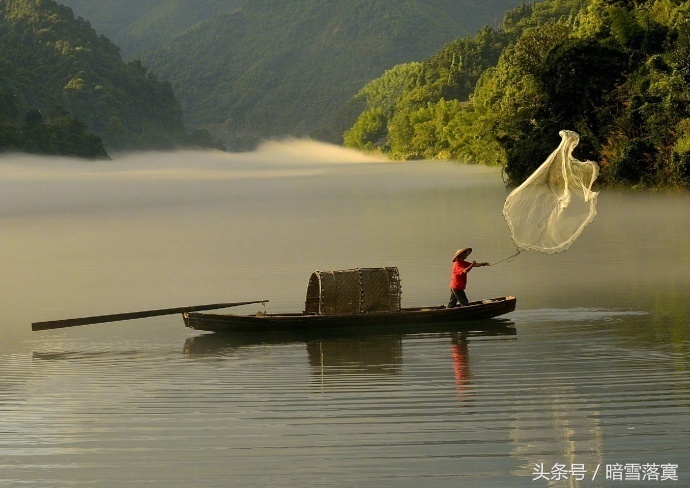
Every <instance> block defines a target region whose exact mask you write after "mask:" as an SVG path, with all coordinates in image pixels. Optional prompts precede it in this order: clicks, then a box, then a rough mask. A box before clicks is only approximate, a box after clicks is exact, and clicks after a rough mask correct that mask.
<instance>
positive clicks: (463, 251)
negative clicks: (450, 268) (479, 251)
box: [453, 247, 472, 261]
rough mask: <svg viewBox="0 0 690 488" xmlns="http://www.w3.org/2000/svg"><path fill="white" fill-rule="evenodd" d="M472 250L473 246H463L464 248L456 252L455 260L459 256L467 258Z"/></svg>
mask: <svg viewBox="0 0 690 488" xmlns="http://www.w3.org/2000/svg"><path fill="white" fill-rule="evenodd" d="M471 252H472V248H471V247H463V248H462V249H458V250H457V252H456V253H455V256H453V261H455V260H456V259H458V258H462V259H464V258H466V257H467V256H469V255H470V253H471Z"/></svg>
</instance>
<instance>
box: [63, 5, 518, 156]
mask: <svg viewBox="0 0 690 488" xmlns="http://www.w3.org/2000/svg"><path fill="white" fill-rule="evenodd" d="M71 1H72V2H74V1H75V0H71ZM123 3H124V0H123ZM176 3H179V2H176ZM521 3H523V2H522V0H396V1H395V2H393V1H387V0H386V1H384V0H329V1H323V0H289V1H286V0H251V1H247V2H245V3H244V4H243V5H242V6H241V7H240V8H238V9H237V10H234V11H232V12H229V13H219V14H216V15H215V16H214V17H213V18H211V19H210V20H208V21H206V22H203V23H201V24H197V25H195V26H194V27H192V28H191V29H189V30H188V31H186V32H185V33H183V34H182V35H180V36H178V37H177V38H175V39H174V40H172V41H171V42H169V43H168V44H166V45H165V47H163V48H162V49H160V50H158V51H156V52H153V53H151V54H147V55H146V56H145V57H144V58H143V60H144V63H145V64H146V65H147V66H149V67H150V69H151V71H153V72H155V73H156V74H157V75H158V76H160V77H161V78H164V79H167V80H170V81H171V83H172V85H173V87H174V90H175V93H176V94H177V96H178V97H179V98H180V101H181V104H182V107H183V111H184V114H185V120H186V122H187V124H188V126H190V127H192V128H206V129H208V130H209V131H210V132H211V133H212V134H213V135H214V136H215V137H217V138H218V139H219V140H222V141H223V142H225V143H227V144H228V146H229V147H232V148H235V149H243V148H250V147H252V146H253V145H254V144H255V143H256V142H258V141H259V140H261V139H263V138H270V137H280V136H289V135H291V136H304V135H309V134H313V133H314V132H315V131H319V130H321V129H323V128H324V127H328V126H330V125H332V123H333V119H334V117H335V113H336V111H337V109H338V108H339V107H341V106H342V105H343V104H345V102H347V100H348V99H350V98H351V97H353V96H354V95H355V94H356V93H357V92H358V91H359V89H360V88H361V87H362V86H364V84H366V83H367V82H368V81H369V80H371V79H373V78H375V77H377V76H380V75H381V74H382V73H383V72H384V71H385V70H386V69H389V68H391V67H393V66H395V65H396V64H399V63H402V62H410V61H415V60H421V59H423V58H424V57H426V56H429V55H431V54H432V53H434V52H436V51H437V50H438V49H439V48H440V47H441V46H443V45H444V44H445V43H446V42H448V41H451V40H453V39H456V38H459V37H463V36H466V35H468V34H471V33H473V32H475V31H476V30H477V29H478V28H479V27H481V26H482V25H485V24H491V23H494V22H495V21H497V20H498V19H501V18H503V15H504V13H505V12H506V11H508V10H510V9H511V8H513V7H515V6H516V5H518V4H521ZM355 116H356V115H355Z"/></svg>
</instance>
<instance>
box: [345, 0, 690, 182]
mask: <svg viewBox="0 0 690 488" xmlns="http://www.w3.org/2000/svg"><path fill="white" fill-rule="evenodd" d="M482 39H484V41H481V40H482ZM468 46H477V47H479V46H484V47H485V48H487V49H486V50H485V51H483V52H488V53H492V54H493V57H491V56H489V55H487V56H485V58H482V57H479V59H486V60H487V62H486V63H483V64H480V65H479V67H478V68H477V70H476V72H477V76H476V77H474V78H468V77H466V73H464V69H465V64H464V62H465V59H467V58H466V53H467V51H468ZM489 46H493V47H494V49H493V50H489V49H488V47H489ZM472 52H474V53H475V56H476V53H477V52H478V49H475V50H474V51H472ZM458 59H462V60H463V63H462V64H458V63H457V60H458ZM439 60H440V62H439ZM689 60H690V2H681V1H676V0H647V1H635V2H629V1H622V0H582V1H580V0H577V1H574V0H545V1H543V2H538V3H529V4H524V5H522V6H520V7H518V8H517V9H515V10H513V11H512V12H509V13H508V14H507V15H506V17H505V19H504V22H503V25H502V26H501V28H500V29H497V30H493V29H490V28H488V27H487V28H485V29H483V30H481V31H479V32H478V33H477V34H476V35H475V36H474V37H471V38H467V39H463V40H462V41H455V42H454V43H451V44H448V45H447V46H446V47H444V49H442V50H441V51H440V52H439V53H438V54H437V55H435V56H433V57H431V58H429V59H427V60H425V61H424V62H422V63H421V66H422V68H421V69H420V70H419V72H418V73H417V74H416V78H415V81H414V82H411V83H409V84H408V85H407V86H406V87H405V89H404V90H403V91H402V93H400V94H399V95H398V96H397V99H396V101H395V102H394V103H393V104H392V105H393V107H394V108H393V109H391V110H389V111H388V112H387V114H386V117H387V119H386V128H385V131H379V133H377V134H376V136H377V137H378V141H379V147H381V148H383V150H384V151H388V152H389V153H390V154H391V155H392V156H393V157H398V158H405V157H416V158H419V157H421V158H433V157H437V158H438V157H441V158H454V159H462V160H467V161H471V162H481V163H486V164H499V165H502V166H503V167H504V169H505V173H506V174H507V176H508V178H509V180H510V181H511V182H512V183H515V184H517V183H520V182H521V181H523V180H524V179H525V178H526V177H527V176H528V175H529V174H531V173H532V171H534V169H536V167H537V166H538V165H539V164H541V163H542V162H543V161H544V160H545V159H546V157H547V156H548V154H549V153H550V152H551V151H552V150H553V149H554V148H555V147H556V146H557V144H558V142H559V138H558V132H559V130H561V129H571V130H575V131H577V132H578V133H579V134H580V135H581V143H580V146H579V147H578V149H577V153H576V156H577V157H579V158H580V159H591V160H594V161H597V162H598V163H599V164H600V165H601V168H602V172H601V176H602V180H603V181H604V182H606V183H609V184H625V185H637V184H644V185H659V184H669V183H670V184H677V185H690V179H689V177H690V112H689V111H690V103H689V102H690V61H689ZM372 83H373V82H372ZM468 87H469V90H468V91H463V90H466V89H467V88H468ZM450 102H454V103H450ZM458 104H459V105H458ZM362 115H364V114H362ZM434 124H437V125H436V126H434ZM357 127H358V126H357V125H355V126H354V127H353V128H352V129H350V139H349V140H346V144H348V145H352V144H351V141H352V140H356V139H357V137H355V134H352V132H353V131H356V130H357ZM381 132H385V133H384V134H383V135H381ZM353 138H354V139H353ZM354 147H358V146H356V145H354ZM360 147H361V145H360Z"/></svg>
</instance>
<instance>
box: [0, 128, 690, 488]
mask: <svg viewBox="0 0 690 488" xmlns="http://www.w3.org/2000/svg"><path fill="white" fill-rule="evenodd" d="M507 194H508V190H507V189H506V188H505V187H504V185H503V181H502V180H501V175H500V170H499V169H497V168H487V167H482V166H467V165H460V164H455V163H450V162H406V163H396V162H389V161H385V160H381V159H378V158H375V157H370V156H366V155H362V154H360V153H356V152H352V151H348V150H345V149H343V148H339V147H334V146H329V145H325V144H320V143H315V142H312V141H282V142H272V143H267V144H265V145H263V146H261V147H260V148H259V149H258V150H257V151H254V152H249V153H234V154H233V153H222V152H212V151H211V152H199V151H183V152H171V153H138V154H123V155H116V156H115V157H114V159H113V160H112V161H98V162H87V161H80V160H71V159H62V158H41V157H35V156H24V155H3V156H1V157H0V231H1V232H2V249H1V251H2V252H1V253H0V271H2V277H1V278H0V303H1V304H2V311H3V314H2V316H1V317H0V339H1V340H0V371H2V372H3V374H2V375H1V377H0V433H2V435H0V485H2V486H8V487H14V486H17V487H18V486H45V487H58V486H59V487H63V486H99V487H103V486H105V487H109V486H112V487H118V488H122V487H138V486H142V485H147V486H161V487H163V486H165V487H166V488H168V487H178V486H179V487H183V486H184V487H187V486H210V487H215V486H217V487H221V486H223V487H224V486H286V487H300V488H303V487H307V486H319V487H322V486H372V487H384V486H386V487H387V486H391V487H392V486H395V487H396V488H400V487H408V486H409V487H418V486H443V487H446V486H477V487H483V486H485V487H494V486H524V487H535V486H547V483H545V482H543V481H533V480H532V475H533V469H534V463H544V464H545V467H546V469H550V468H551V466H553V465H554V464H555V463H564V464H567V465H571V464H574V463H575V464H580V463H582V464H585V465H586V467H587V469H588V470H589V472H588V475H589V478H588V479H591V476H592V474H593V472H594V468H595V467H596V466H597V465H598V464H601V465H602V468H601V469H603V470H605V465H606V464H609V463H610V464H613V463H622V464H625V463H640V464H642V463H675V464H678V465H679V468H678V474H679V476H680V480H681V483H684V482H686V481H687V479H688V477H689V476H690V474H689V471H688V466H687V461H686V458H687V438H688V435H689V434H690V421H689V420H688V415H687V405H689V404H690V379H689V377H688V368H687V365H688V364H689V360H690V337H689V333H688V323H689V322H690V307H689V306H688V303H690V300H689V299H690V291H689V290H690V278H689V277H688V273H687V269H688V268H689V267H690V252H689V251H688V249H690V233H688V230H687V229H690V212H689V211H688V210H690V198H689V197H688V195H685V194H666V193H662V192H656V193H651V194H646V193H634V192H614V191H609V190H602V191H601V193H600V194H599V204H598V215H597V217H596V219H595V220H594V221H593V222H592V223H591V224H590V225H589V226H588V227H587V228H586V229H585V230H584V232H583V234H582V235H581V236H580V237H579V238H578V239H577V241H576V242H575V243H574V244H573V245H572V247H571V248H570V249H569V250H568V251H567V252H565V253H562V254H557V255H552V256H546V255H541V254H538V253H534V252H523V253H522V254H520V255H519V256H518V257H517V258H515V259H514V260H513V261H511V262H504V263H501V264H497V265H496V266H491V267H488V268H480V269H477V270H475V271H473V272H472V273H471V275H470V276H469V286H468V295H469V296H470V299H479V298H485V297H494V296H502V295H506V294H512V295H515V296H517V297H518V309H517V310H516V312H514V313H513V314H510V315H508V316H507V318H508V319H509V321H510V327H509V328H507V329H506V330H505V331H503V332H502V333H500V334H495V335H491V334H487V333H485V332H484V333H483V332H481V331H474V332H471V333H466V332H458V333H454V334H441V333H439V334H424V335H402V334H396V333H391V334H389V335H386V336H383V337H366V336H361V337H360V336H357V335H353V336H347V337H342V338H337V339H332V340H313V341H309V342H306V343H305V342H271V341H269V340H266V341H259V342H250V343H241V342H236V341H235V342H234V341H233V340H230V339H222V338H218V337H215V336H214V335H212V334H211V335H205V334H201V333H198V332H195V331H191V330H189V329H185V328H184V326H183V324H182V320H181V318H180V317H177V316H169V317H158V318H152V319H145V320H136V321H129V322H122V323H114V324H101V325H92V326H85V327H76V328H72V329H62V330H55V331H46V332H31V331H30V324H31V322H34V321H42V320H53V319H62V318H68V317H78V316H88V315H98V314H105V313H117V312H126V311H136V310H146V309H155V308H166V307H177V306H185V305H195V304H203V303H213V302H220V301H223V302H225V301H230V302H232V301H244V300H259V299H269V300H270V302H269V303H268V304H267V308H268V311H270V312H298V311H301V310H302V307H303V304H304V295H305V291H306V285H307V281H308V278H309V275H310V273H311V272H313V271H315V270H317V269H320V270H329V269H330V270H332V269H345V268H352V267H356V266H360V267H365V266H397V267H398V268H399V271H400V275H401V281H402V289H403V305H405V306H414V305H440V304H444V303H445V302H446V300H447V299H448V289H447V288H448V281H449V277H450V275H449V273H450V264H451V262H450V259H451V258H452V255H453V253H454V251H455V250H456V249H458V248H459V247H467V246H471V247H473V248H474V253H473V255H472V257H473V258H475V259H477V260H478V261H489V262H497V261H499V260H502V259H503V258H506V257H508V256H510V255H512V254H514V253H515V248H514V246H513V244H512V242H511V239H510V234H509V230H508V227H507V225H506V223H505V221H504V220H503V217H502V215H501V210H502V207H503V202H504V200H505V198H506V196H507ZM259 308H260V306H249V307H241V308H238V309H233V310H232V311H235V312H238V313H254V312H256V311H257V309H259ZM602 473H604V472H603V471H602ZM602 476H603V474H602ZM613 484H615V485H618V484H620V483H613ZM548 486H559V487H560V486H564V487H565V486H567V487H573V486H580V487H587V486H600V484H598V483H597V482H591V481H587V482H585V481H582V482H577V481H575V480H572V479H570V480H568V481H567V482H566V481H562V482H556V481H554V482H550V483H548Z"/></svg>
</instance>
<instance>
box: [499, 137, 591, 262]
mask: <svg viewBox="0 0 690 488" xmlns="http://www.w3.org/2000/svg"><path fill="white" fill-rule="evenodd" d="M559 135H560V136H561V138H562V139H561V144H560V145H559V146H558V148H557V149H556V150H555V151H554V152H553V153H551V155H550V156H549V157H548V158H547V159H546V161H544V163H543V164H542V165H541V166H540V167H539V168H537V170H536V171H535V172H534V173H532V175H531V176H530V177H529V178H527V180H525V182H524V183H523V184H522V185H520V186H519V187H517V188H516V189H514V190H513V191H512V192H511V193H510V195H508V198H507V199H506V202H505V205H504V206H503V216H504V217H505V219H506V222H507V223H508V227H510V232H511V235H512V238H513V242H514V243H515V246H517V248H518V253H519V252H521V251H524V250H527V249H533V250H536V251H539V252H543V253H546V254H554V253H557V252H561V251H565V250H566V249H568V248H569V247H570V245H571V244H572V243H573V242H574V241H575V239H577V237H578V236H579V235H580V233H581V232H582V230H583V229H584V228H585V226H587V224H589V223H590V222H591V221H592V220H593V219H594V217H595V216H596V214H597V210H596V205H597V193H596V192H593V191H592V185H593V184H594V180H596V178H597V176H598V174H599V167H598V166H597V165H596V164H595V163H594V162H592V161H584V162H583V161H578V160H577V159H575V158H573V157H572V152H573V150H574V149H575V147H576V146H577V145H578V143H579V142H580V136H578V135H577V134H576V133H575V132H572V131H569V130H562V131H560V132H559Z"/></svg>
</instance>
